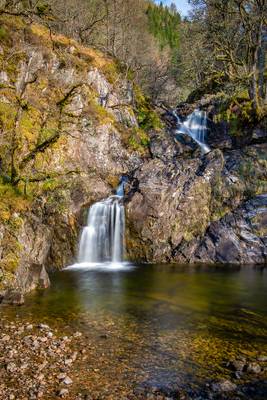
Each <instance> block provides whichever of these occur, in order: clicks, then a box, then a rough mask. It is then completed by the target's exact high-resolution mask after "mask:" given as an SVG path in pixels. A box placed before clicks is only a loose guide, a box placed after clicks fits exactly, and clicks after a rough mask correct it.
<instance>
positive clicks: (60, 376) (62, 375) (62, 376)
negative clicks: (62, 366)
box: [57, 373, 66, 381]
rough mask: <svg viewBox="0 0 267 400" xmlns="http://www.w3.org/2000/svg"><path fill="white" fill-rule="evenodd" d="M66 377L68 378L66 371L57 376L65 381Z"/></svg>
mask: <svg viewBox="0 0 267 400" xmlns="http://www.w3.org/2000/svg"><path fill="white" fill-rule="evenodd" d="M65 378H66V374H64V373H62V374H59V375H58V376H57V379H59V380H60V381H63V380H64V379H65Z"/></svg>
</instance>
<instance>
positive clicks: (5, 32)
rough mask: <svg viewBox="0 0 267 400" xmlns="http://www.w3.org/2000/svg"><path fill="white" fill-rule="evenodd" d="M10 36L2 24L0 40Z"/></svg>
mask: <svg viewBox="0 0 267 400" xmlns="http://www.w3.org/2000/svg"><path fill="white" fill-rule="evenodd" d="M7 37H8V32H7V30H6V29H5V27H4V26H0V40H5V39H6V38H7Z"/></svg>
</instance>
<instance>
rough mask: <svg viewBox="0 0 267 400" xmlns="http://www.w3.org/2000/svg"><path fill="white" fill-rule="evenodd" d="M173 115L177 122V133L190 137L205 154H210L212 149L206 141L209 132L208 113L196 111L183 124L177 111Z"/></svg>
mask: <svg viewBox="0 0 267 400" xmlns="http://www.w3.org/2000/svg"><path fill="white" fill-rule="evenodd" d="M173 115H174V116H175V118H176V120H177V133H182V134H186V135H189V136H190V137H191V138H192V139H193V140H194V141H195V142H196V143H197V144H198V145H199V146H200V147H201V150H202V151H203V153H204V154H206V153H208V152H209V151H210V148H209V146H208V145H207V144H206V141H205V139H206V134H207V130H208V129H207V113H206V112H205V111H201V110H199V109H196V110H195V111H194V112H192V114H190V115H189V116H188V117H187V118H186V120H185V121H183V122H182V121H181V120H180V118H179V116H178V115H177V113H176V112H175V111H174V112H173Z"/></svg>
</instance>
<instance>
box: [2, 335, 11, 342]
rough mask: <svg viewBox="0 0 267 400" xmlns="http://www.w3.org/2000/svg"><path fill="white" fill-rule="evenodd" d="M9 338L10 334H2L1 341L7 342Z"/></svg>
mask: <svg viewBox="0 0 267 400" xmlns="http://www.w3.org/2000/svg"><path fill="white" fill-rule="evenodd" d="M9 340H10V336H9V335H4V336H3V337H2V341H3V342H8V341H9Z"/></svg>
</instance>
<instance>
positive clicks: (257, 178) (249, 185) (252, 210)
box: [127, 144, 267, 263]
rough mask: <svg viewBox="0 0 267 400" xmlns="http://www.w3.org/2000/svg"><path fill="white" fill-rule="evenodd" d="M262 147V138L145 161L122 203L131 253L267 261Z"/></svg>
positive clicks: (150, 258)
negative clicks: (252, 143)
mask: <svg viewBox="0 0 267 400" xmlns="http://www.w3.org/2000/svg"><path fill="white" fill-rule="evenodd" d="M266 151H267V146H266V144H262V145H255V146H248V147H246V148H244V149H242V151H240V150H228V151H227V152H225V153H222V151H220V150H219V149H217V150H213V151H211V152H210V153H209V154H208V155H207V156H205V157H202V158H199V157H197V158H188V157H187V158H185V157H183V158H179V157H178V158H177V157H176V158H175V157H173V159H172V157H169V156H168V157H167V156H166V157H165V159H164V157H163V158H162V157H161V158H158V157H157V158H154V159H152V160H150V161H148V162H146V163H145V164H144V165H143V166H142V168H141V169H140V170H138V171H137V173H136V174H135V186H136V191H135V193H134V195H133V196H132V197H131V198H130V199H129V203H128V205H127V220H128V232H127V244H128V246H127V248H128V254H129V258H130V259H136V260H140V259H141V260H142V261H144V262H186V263H188V262H207V263H208V262H211V263H213V262H219V263H264V262H266V260H267V252H266V243H267V231H266V226H267V219H266V218H267V217H266V215H267V214H266V211H267V209H266V206H267V195H266V192H267V187H266ZM136 182H138V184H136ZM248 199H249V200H248Z"/></svg>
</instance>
